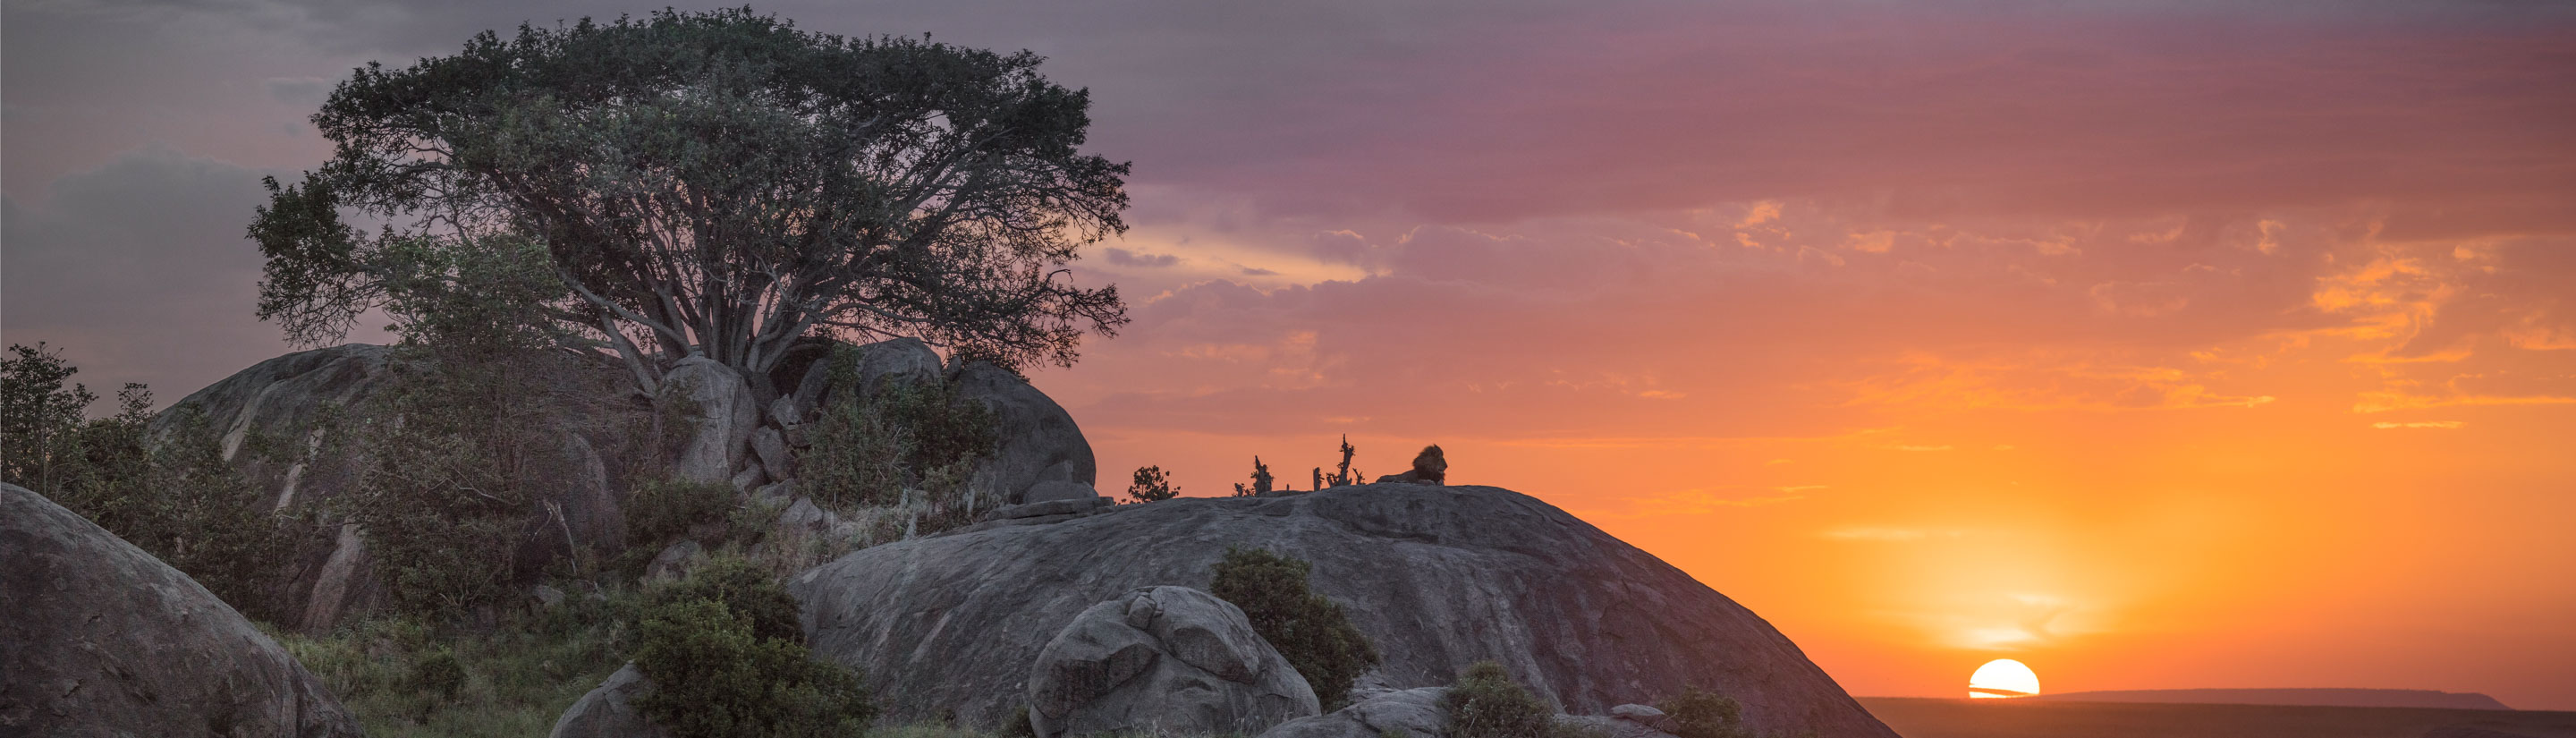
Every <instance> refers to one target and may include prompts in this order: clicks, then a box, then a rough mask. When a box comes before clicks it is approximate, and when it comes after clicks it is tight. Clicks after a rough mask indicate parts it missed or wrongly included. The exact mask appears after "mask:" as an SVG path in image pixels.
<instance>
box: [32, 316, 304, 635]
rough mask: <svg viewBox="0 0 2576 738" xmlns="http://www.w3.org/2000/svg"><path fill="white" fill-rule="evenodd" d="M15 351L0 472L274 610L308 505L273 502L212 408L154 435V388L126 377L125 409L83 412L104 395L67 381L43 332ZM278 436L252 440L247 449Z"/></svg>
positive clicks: (248, 608) (261, 610)
mask: <svg viewBox="0 0 2576 738" xmlns="http://www.w3.org/2000/svg"><path fill="white" fill-rule="evenodd" d="M9 353H10V356H9V357H8V358H6V359H4V360H0V481H6V482H9V483H11V484H16V485H18V486H21V487H26V488H28V489H30V490H33V491H35V492H36V493H38V494H42V495H44V496H46V497H47V498H49V499H52V500H53V501H54V503H55V504H59V505H62V506H63V507H64V508H65V509H68V510H71V511H72V512H75V513H79V514H80V515H81V516H82V517H86V518H88V519H90V521H91V522H95V523H97V524H99V527H102V528H106V529H107V530H108V531H109V532H111V533H115V534H116V535H117V537H119V538H123V539H125V540H126V542H128V543H132V544H134V545H135V546H136V547H139V548H142V549H143V550H144V551H147V552H150V553H151V554H152V555H153V556H155V557H157V558H159V559H161V560H162V561H164V562H167V563H169V564H170V566H171V567H173V568H176V569H178V570H180V571H182V572H186V573H187V574H188V575H189V576H190V577H193V578H195V579H196V580H197V583H199V584H202V585H205V587H206V589H208V590H209V591H212V592H214V593H215V596H217V597H220V598H223V599H224V600H225V601H226V602H232V603H238V604H237V605H236V606H237V607H239V608H241V609H243V610H244V611H245V612H248V613H250V614H252V615H254V616H259V615H273V614H274V613H269V612H267V611H266V605H267V604H268V603H269V602H270V601H271V598H270V597H269V596H268V589H269V588H270V587H272V586H275V585H276V583H277V582H276V579H277V571H276V563H277V562H278V561H281V560H285V559H288V558H290V557H292V556H293V555H294V552H295V549H296V545H297V543H298V542H299V540H301V539H304V538H307V537H309V534H310V533H311V531H312V529H313V528H314V523H313V521H312V519H311V518H310V517H309V516H305V515H301V514H289V515H280V514H275V513H272V512H270V511H269V510H268V508H267V507H265V506H263V505H262V504H261V503H262V501H263V500H262V499H261V498H262V496H263V495H262V494H261V493H260V491H259V490H258V489H256V488H255V487H253V486H252V485H251V483H250V480H248V479H246V478H244V477H243V475H242V474H241V472H240V471H239V470H238V468H236V467H234V466H233V465H231V464H228V463H226V462H225V459H224V453H223V446H222V440H221V439H220V438H219V437H218V436H217V434H216V433H215V432H214V431H213V430H212V429H210V428H208V427H206V422H205V419H204V418H202V417H197V416H194V415H188V416H182V417H177V418H174V419H173V422H172V423H170V428H171V431H170V432H169V433H168V435H167V437H164V438H158V439H156V438H153V437H152V435H151V432H150V425H151V422H152V414H151V408H152V392H151V391H150V390H149V389H147V388H145V387H144V386H143V385H139V384H128V385H126V386H125V388H124V389H123V390H121V391H119V392H117V405H118V411H117V413H116V414H114V415H110V416H107V417H104V418H99V419H95V420H90V419H84V418H83V417H82V412H83V410H85V409H86V408H87V407H88V406H89V405H90V404H91V403H93V402H95V401H96V400H97V399H98V396H97V395H96V394H94V393H92V392H90V391H89V388H88V387H85V386H82V385H81V384H79V383H74V382H70V381H69V380H70V379H71V377H72V376H73V375H75V374H78V373H79V372H80V369H79V368H78V367H74V366H71V365H70V364H69V363H67V362H65V361H64V360H63V359H62V356H61V355H60V354H59V353H57V352H54V351H49V350H47V349H46V347H45V346H44V345H42V344H39V345H37V346H36V347H34V348H29V347H27V346H18V345H13V346H10V347H9ZM270 445H271V444H265V443H253V442H245V447H244V451H243V452H244V453H261V452H264V451H267V450H268V447H269V446H270Z"/></svg>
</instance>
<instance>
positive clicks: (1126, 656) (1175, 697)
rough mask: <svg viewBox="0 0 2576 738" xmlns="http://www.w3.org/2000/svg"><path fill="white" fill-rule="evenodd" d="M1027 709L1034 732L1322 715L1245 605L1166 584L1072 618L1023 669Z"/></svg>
mask: <svg viewBox="0 0 2576 738" xmlns="http://www.w3.org/2000/svg"><path fill="white" fill-rule="evenodd" d="M1029 705H1030V709H1029V723H1030V726H1031V727H1032V728H1033V729H1035V730H1036V732H1037V735H1038V736H1039V738H1061V737H1063V736H1082V735H1094V734H1101V733H1112V732H1117V733H1136V732H1145V731H1152V732H1158V733H1163V734H1179V735H1207V734H1222V733H1256V732H1259V731H1262V730H1266V729H1268V728H1270V727H1271V726H1274V725H1278V724H1280V723H1282V722H1286V721H1289V720H1295V719H1297V718H1301V717H1308V716H1312V715H1314V714H1316V713H1317V712H1318V711H1319V706H1318V705H1317V704H1316V702H1315V692H1314V690H1313V689H1312V688H1310V687H1308V686H1307V685H1306V679H1305V677H1302V676H1298V674H1297V670H1296V668H1295V667H1292V666H1289V665H1288V659H1287V658H1285V657H1282V656H1280V655H1279V652H1278V651H1276V650H1274V649H1272V648H1271V647H1270V643H1269V642H1268V641H1264V640H1262V639H1261V636H1260V635H1259V634H1257V633H1254V632H1253V631H1252V623H1251V621H1249V620H1246V619H1245V618H1244V616H1243V611H1242V610H1240V609H1237V608H1236V607H1235V606H1234V605H1233V604H1232V603H1228V602H1226V601H1224V600H1220V599H1217V598H1216V596H1215V595H1210V594H1208V593H1206V592H1201V591H1199V590H1195V589H1190V588H1188V587H1172V586H1159V587H1144V588H1139V589H1136V590H1132V591H1129V592H1128V593H1127V594H1126V595H1124V596H1121V597H1119V598H1117V599H1113V600H1110V601H1108V602H1103V603H1100V604H1096V605H1092V606H1091V607H1090V608H1088V609H1085V610H1083V611H1082V613H1081V614H1080V615H1077V616H1075V617H1074V619H1073V623H1072V624H1071V625H1067V626H1065V628H1064V630H1063V631H1062V632H1059V633H1057V634H1056V636H1055V639H1054V640H1052V641H1049V642H1047V645H1046V648H1045V649H1043V650H1041V651H1039V652H1038V659H1037V663H1036V664H1034V665H1032V666H1031V667H1030V673H1029Z"/></svg>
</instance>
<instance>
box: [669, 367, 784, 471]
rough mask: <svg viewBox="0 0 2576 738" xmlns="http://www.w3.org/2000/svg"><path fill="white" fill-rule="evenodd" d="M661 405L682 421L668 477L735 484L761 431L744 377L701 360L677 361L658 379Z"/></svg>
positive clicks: (757, 408)
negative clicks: (755, 434) (754, 434)
mask: <svg viewBox="0 0 2576 738" xmlns="http://www.w3.org/2000/svg"><path fill="white" fill-rule="evenodd" d="M662 395H663V398H662V402H663V403H664V404H665V405H666V406H669V408H670V409H673V410H677V411H679V412H675V413H671V414H673V415H676V416H677V417H679V418H680V422H681V423H682V424H683V427H684V428H686V435H685V436H683V440H682V441H681V442H680V447H679V448H678V449H677V450H676V452H675V453H674V454H673V458H672V461H671V471H672V473H674V474H677V475H679V476H680V477H681V478H683V479H688V480H691V481H697V482H723V481H728V480H731V479H733V476H734V472H735V471H736V470H739V469H741V468H742V462H743V458H744V456H745V454H747V453H748V452H750V450H751V435H752V432H753V431H755V430H757V429H759V428H760V415H761V407H760V405H759V402H758V401H757V400H754V399H753V398H752V394H751V386H750V385H749V384H746V383H744V382H743V381H742V374H741V373H739V372H735V371H734V370H733V369H732V368H731V367H727V366H725V365H724V364H722V363H718V362H717V361H716V360H714V359H709V358H707V357H704V356H692V357H689V358H686V359H681V360H680V361H679V363H676V364H673V365H671V370H670V371H668V372H664V373H663V375H662Z"/></svg>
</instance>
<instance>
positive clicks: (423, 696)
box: [270, 592, 636, 738]
mask: <svg viewBox="0 0 2576 738" xmlns="http://www.w3.org/2000/svg"><path fill="white" fill-rule="evenodd" d="M635 600H636V598H635V596H634V594H633V593H631V592H614V593H609V594H608V595H607V597H606V598H605V599H601V600H594V599H591V598H588V597H584V596H581V595H572V596H568V597H566V598H565V599H564V601H563V603H562V604H561V605H558V606H556V607H551V608H532V609H530V610H527V611H524V612H519V613H512V614H510V615H507V616H504V617H503V619H502V620H503V622H501V623H500V624H499V627H494V628H489V629H479V628H475V629H469V628H457V627H435V626H431V625H428V624H425V623H423V622H421V621H418V620H413V619H406V618H390V617H388V618H377V619H370V620H364V621H360V622H357V623H353V624H350V625H348V626H345V627H342V628H340V629H338V630H335V631H333V632H331V633H328V634H324V635H320V636H305V635H299V634H295V633H288V632H280V631H277V630H275V629H271V630H270V635H271V636H273V637H275V638H276V639H277V640H278V642H279V643H280V644H282V645H284V646H285V647H286V650H287V652H288V653H290V654H293V655H294V656H295V659H296V660H297V661H299V662H302V663H303V664H304V667H305V668H306V669H309V670H311V671H312V672H313V673H314V675H315V676H318V677H320V678H321V679H322V682H323V683H324V684H325V685H328V686H329V687H330V689H331V693H332V694H333V695H336V696H338V697H339V698H340V701H341V703H342V704H343V705H345V706H347V707H348V708H349V710H350V712H352V713H354V714H355V715H356V716H357V718H358V722H359V724H360V725H361V726H362V727H364V728H365V729H366V733H367V735H369V736H374V737H375V738H388V737H391V738H411V737H420V738H428V737H430V736H441V737H444V736H460V737H461V736H512V737H513V738H519V737H524V736H542V735H545V734H546V733H547V731H549V730H552V729H553V728H554V724H555V720H556V719H557V718H559V717H561V716H562V715H563V712H564V710H565V709H567V708H570V707H571V706H572V703H573V702H574V701H575V700H579V699H581V696H582V695H583V694H585V693H588V692H589V691H590V690H591V688H593V687H596V686H599V683H600V681H602V680H604V679H607V678H608V675H609V673H611V672H614V671H616V670H617V667H618V666H620V665H622V664H624V663H626V651H627V649H628V647H629V645H630V643H629V641H631V640H632V632H633V628H634V626H633V625H632V623H631V617H630V616H629V615H628V613H630V612H631V611H632V609H633V608H634V607H635ZM442 654H445V655H447V656H452V662H451V661H450V660H449V659H448V658H442V657H441V655H442ZM442 662H448V663H453V664H454V665H456V666H459V667H462V671H463V674H464V678H463V679H462V680H458V681H454V682H446V680H443V679H441V678H440V676H439V672H441V671H442V670H443V665H442ZM424 667H427V668H424ZM451 690H452V691H451Z"/></svg>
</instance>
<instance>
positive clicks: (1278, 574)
mask: <svg viewBox="0 0 2576 738" xmlns="http://www.w3.org/2000/svg"><path fill="white" fill-rule="evenodd" d="M1313 568H1314V567H1313V565H1312V564H1310V563H1308V562H1306V561H1305V560H1303V559H1297V558H1291V557H1287V556H1281V555H1279V554H1276V553H1272V552H1270V551H1267V550H1263V549H1244V548H1228V549H1226V552H1225V557H1224V558H1223V559H1221V560H1219V561H1218V562H1217V565H1216V580H1215V581H1214V582H1212V583H1210V584H1209V585H1208V593H1209V594H1213V595H1216V596H1217V597H1218V598H1219V599H1223V600H1225V601H1227V602H1231V603H1234V606H1235V607H1238V608H1242V609H1243V615H1244V617H1245V618H1246V619H1249V620H1251V621H1252V630H1253V631H1254V632H1257V633H1260V634H1261V638H1262V640H1266V641H1269V642H1270V646H1271V647H1272V648H1276V649H1279V655H1280V656H1282V657H1286V658H1287V659H1288V664H1289V665H1290V666H1294V667H1296V668H1297V674H1298V675H1299V676H1303V677H1305V678H1306V684H1307V686H1310V687H1313V688H1314V690H1315V698H1316V699H1317V700H1320V701H1322V702H1323V703H1324V709H1325V710H1326V711H1331V710H1336V709H1340V708H1341V706H1342V705H1343V703H1344V702H1346V701H1347V700H1348V699H1349V698H1350V691H1351V683H1352V682H1353V681H1355V680H1357V679H1359V676H1360V674H1362V673H1365V672H1367V671H1368V670H1369V669H1370V668H1372V667H1375V666H1377V665H1378V662H1379V656H1378V653H1377V646H1376V644H1373V643H1370V642H1369V639H1368V636H1366V635H1362V634H1361V633H1360V631H1359V628H1356V627H1353V626H1352V625H1351V620H1350V617H1349V616H1347V615H1344V614H1343V613H1342V606H1341V605H1340V604H1339V603H1336V602H1333V601H1332V600H1331V599H1327V598H1325V597H1324V596H1323V595H1320V594H1315V593H1314V592H1313V591H1312V590H1310V589H1308V588H1307V585H1306V576H1307V574H1308V572H1309V571H1310V570H1311V569H1313Z"/></svg>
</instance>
